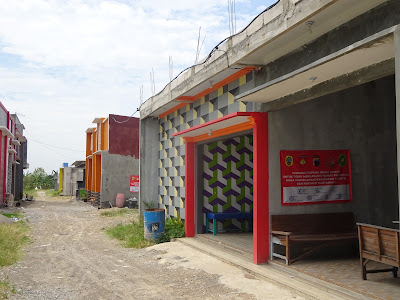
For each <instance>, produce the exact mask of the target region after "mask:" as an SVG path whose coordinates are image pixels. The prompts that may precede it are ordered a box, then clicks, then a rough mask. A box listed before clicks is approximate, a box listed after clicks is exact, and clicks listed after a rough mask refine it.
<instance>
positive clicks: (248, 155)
mask: <svg viewBox="0 0 400 300" xmlns="http://www.w3.org/2000/svg"><path fill="white" fill-rule="evenodd" d="M203 184H204V189H203V203H204V205H203V224H205V222H206V219H205V214H206V213H207V212H251V211H252V210H253V136H252V135H246V136H241V137H236V138H231V139H227V140H223V141H217V142H213V143H210V144H207V145H204V156H203ZM246 224H247V222H246V221H238V220H225V221H221V222H218V230H227V229H241V230H245V229H246V226H247V225H246ZM209 226H211V225H210V224H209ZM204 229H205V227H204Z"/></svg>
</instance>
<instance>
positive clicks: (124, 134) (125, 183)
mask: <svg viewBox="0 0 400 300" xmlns="http://www.w3.org/2000/svg"><path fill="white" fill-rule="evenodd" d="M93 123H94V124H96V126H95V127H93V128H88V129H87V130H86V190H87V192H88V198H90V199H91V201H92V202H93V204H94V205H95V206H97V207H99V208H108V207H110V204H111V205H113V206H114V205H115V198H116V196H117V194H118V193H122V194H124V195H125V198H126V199H127V198H130V197H133V196H136V198H138V197H137V193H132V192H130V188H129V186H130V177H131V176H132V175H139V119H138V118H133V117H126V116H119V115H112V114H110V115H109V116H108V117H107V118H95V119H94V120H93Z"/></svg>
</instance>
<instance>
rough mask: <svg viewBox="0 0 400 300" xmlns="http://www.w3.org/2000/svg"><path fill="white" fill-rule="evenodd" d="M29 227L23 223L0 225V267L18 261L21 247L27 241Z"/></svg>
mask: <svg viewBox="0 0 400 300" xmlns="http://www.w3.org/2000/svg"><path fill="white" fill-rule="evenodd" d="M28 231H29V227H28V226H27V225H26V224H25V223H23V222H15V223H11V224H0V266H1V267H2V266H10V265H12V264H14V263H15V262H17V261H18V259H19V258H20V256H21V254H22V247H23V246H24V245H25V244H26V243H27V242H28V241H29V237H28V235H27V233H28Z"/></svg>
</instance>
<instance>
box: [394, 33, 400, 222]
mask: <svg viewBox="0 0 400 300" xmlns="http://www.w3.org/2000/svg"><path fill="white" fill-rule="evenodd" d="M394 56H395V77H396V132H397V189H398V195H399V196H398V197H399V218H400V26H397V28H396V30H395V32H394ZM399 227H400V225H399Z"/></svg>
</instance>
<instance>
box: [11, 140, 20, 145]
mask: <svg viewBox="0 0 400 300" xmlns="http://www.w3.org/2000/svg"><path fill="white" fill-rule="evenodd" d="M11 144H13V145H14V146H21V143H20V142H19V141H18V140H12V141H11Z"/></svg>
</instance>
